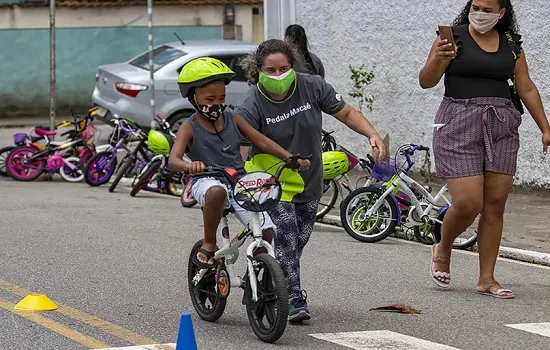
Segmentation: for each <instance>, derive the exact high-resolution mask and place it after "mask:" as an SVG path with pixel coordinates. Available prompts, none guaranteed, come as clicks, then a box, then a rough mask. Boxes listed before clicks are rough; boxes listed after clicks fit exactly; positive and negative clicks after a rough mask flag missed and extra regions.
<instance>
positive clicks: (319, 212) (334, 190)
mask: <svg viewBox="0 0 550 350" xmlns="http://www.w3.org/2000/svg"><path fill="white" fill-rule="evenodd" d="M327 183H328V186H327V187H326V190H325V191H324V192H323V194H325V193H327V192H328V191H332V194H331V196H330V199H329V202H328V204H327V205H325V206H323V208H322V209H321V210H319V207H320V205H321V204H320V203H319V205H317V214H316V216H315V220H321V219H322V218H323V217H325V215H327V214H328V213H330V211H331V210H332V209H333V208H334V206H335V205H336V201H337V200H338V186H337V185H336V181H334V179H332V180H324V185H325V186H326V185H327Z"/></svg>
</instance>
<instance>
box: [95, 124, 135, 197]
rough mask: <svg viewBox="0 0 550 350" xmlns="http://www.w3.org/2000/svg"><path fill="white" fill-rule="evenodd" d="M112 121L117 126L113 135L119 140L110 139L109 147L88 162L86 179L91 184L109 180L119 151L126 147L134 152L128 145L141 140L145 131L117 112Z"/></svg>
mask: <svg viewBox="0 0 550 350" xmlns="http://www.w3.org/2000/svg"><path fill="white" fill-rule="evenodd" d="M112 121H113V123H114V125H115V127H114V130H113V132H112V133H111V137H116V139H117V140H118V141H116V142H112V140H109V143H110V144H109V146H108V147H107V149H106V150H104V151H102V152H98V153H96V154H95V155H94V156H93V157H91V158H90V160H89V161H88V162H87V163H86V165H85V167H84V180H85V181H86V183H87V184H88V185H90V186H101V185H103V184H106V183H107V182H109V180H110V179H111V177H112V176H113V174H114V173H115V170H116V169H117V164H118V158H117V155H118V151H119V150H120V149H125V150H126V151H128V153H133V151H134V150H132V149H130V148H129V147H128V145H129V144H130V142H133V141H138V142H139V141H140V140H141V136H142V134H143V133H144V131H143V130H142V129H141V128H140V127H139V126H138V125H137V124H136V123H135V122H134V121H133V120H131V119H129V118H123V117H121V116H119V115H116V114H115V115H114V116H113V120H112ZM119 180H120V179H119ZM115 186H116V185H115ZM113 190H114V188H113Z"/></svg>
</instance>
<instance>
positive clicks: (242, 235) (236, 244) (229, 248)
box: [193, 212, 275, 301]
mask: <svg viewBox="0 0 550 350" xmlns="http://www.w3.org/2000/svg"><path fill="white" fill-rule="evenodd" d="M220 223H221V226H222V241H223V246H222V248H220V249H219V250H218V251H216V253H215V254H214V259H216V260H218V259H221V258H225V268H226V270H227V274H228V277H229V284H230V286H231V287H243V284H244V280H243V279H242V278H241V277H239V276H237V274H236V273H235V269H234V267H233V265H234V264H235V261H237V258H238V257H239V248H240V247H241V246H242V245H243V244H244V242H245V241H246V239H247V238H248V237H249V236H252V238H253V239H254V240H253V241H252V242H250V244H249V245H248V247H247V248H246V256H247V257H252V255H253V253H254V249H256V248H258V247H264V248H266V250H267V253H268V254H269V255H271V256H272V257H273V258H275V250H274V249H273V246H272V245H271V244H269V242H267V241H265V240H264V239H263V236H262V228H261V225H260V213H256V212H250V224H249V226H251V227H252V228H251V229H250V228H243V229H242V230H241V231H240V232H239V233H238V234H236V235H235V236H234V237H233V239H231V240H230V237H229V224H228V222H227V216H226V215H224V216H223V217H222V219H221V222H220ZM246 261H247V265H248V272H249V273H250V274H251V276H250V278H249V281H250V288H251V290H252V300H253V301H258V286H257V285H256V275H255V274H254V263H253V262H252V261H253V259H247V260H246ZM207 271H208V270H207V269H202V270H201V271H200V272H199V274H198V275H197V276H195V278H194V279H193V282H194V283H195V284H196V283H198V282H199V281H200V280H201V278H202V277H203V276H204V274H205V273H206V272H207Z"/></svg>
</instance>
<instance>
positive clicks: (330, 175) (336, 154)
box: [323, 151, 349, 180]
mask: <svg viewBox="0 0 550 350" xmlns="http://www.w3.org/2000/svg"><path fill="white" fill-rule="evenodd" d="M348 170H349V160H348V156H347V155H346V154H345V153H344V152H340V151H328V152H323V178H324V179H325V180H330V179H334V178H335V177H337V176H340V175H343V174H344V173H345V172H346V171H348Z"/></svg>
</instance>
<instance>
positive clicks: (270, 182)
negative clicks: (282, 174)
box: [233, 171, 282, 212]
mask: <svg viewBox="0 0 550 350" xmlns="http://www.w3.org/2000/svg"><path fill="white" fill-rule="evenodd" d="M281 194H282V189H281V184H280V183H279V180H277V178H276V177H274V176H273V175H271V174H269V173H266V172H263V171H255V172H251V173H247V174H244V175H242V176H241V177H239V178H238V179H237V180H236V184H235V186H234V187H233V199H234V200H235V202H236V203H237V204H238V205H239V206H240V207H242V208H243V209H244V210H246V211H251V212H262V211H267V210H269V209H272V208H274V207H275V206H276V205H277V204H278V203H279V200H280V199H281Z"/></svg>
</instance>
